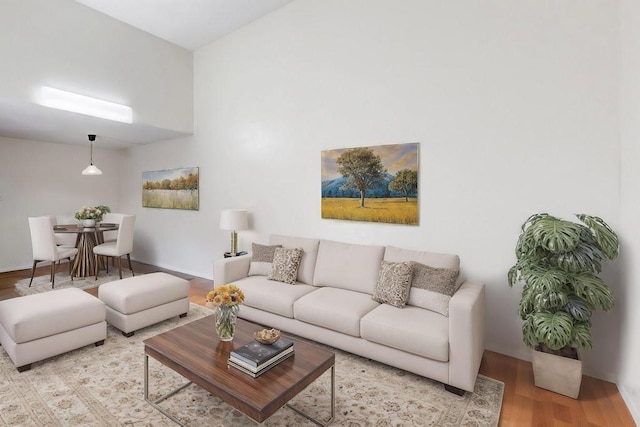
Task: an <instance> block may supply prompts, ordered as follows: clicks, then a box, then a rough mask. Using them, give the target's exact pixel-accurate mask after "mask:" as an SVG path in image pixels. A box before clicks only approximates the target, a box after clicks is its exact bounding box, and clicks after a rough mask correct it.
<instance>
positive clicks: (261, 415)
mask: <svg viewBox="0 0 640 427" xmlns="http://www.w3.org/2000/svg"><path fill="white" fill-rule="evenodd" d="M260 329H262V326H259V325H256V324H253V323H251V322H248V321H246V320H243V319H238V325H237V328H236V333H235V335H234V339H233V341H231V342H222V341H219V340H218V336H217V334H216V331H215V320H214V316H213V315H211V316H207V317H204V318H202V319H199V320H195V321H193V322H191V323H188V324H186V325H183V326H179V327H177V328H175V329H172V330H170V331H167V332H164V333H162V334H159V335H156V336H155V337H152V338H149V339H146V340H145V341H144V345H145V348H144V351H145V353H146V354H147V355H149V356H151V357H153V358H154V359H156V360H158V361H160V362H161V363H162V364H164V365H166V366H168V367H169V368H171V369H173V370H174V371H176V372H178V373H179V374H181V375H182V376H184V377H185V378H187V379H188V380H189V381H191V382H193V383H195V384H197V385H198V386H200V387H202V388H203V389H205V390H207V391H208V392H209V393H211V394H213V395H214V396H217V397H219V398H220V399H222V400H224V401H225V402H227V403H228V404H230V405H231V406H233V407H234V408H236V409H238V410H240V411H241V412H243V413H244V414H246V415H247V416H249V417H251V418H253V419H254V420H255V421H257V422H259V423H261V422H263V421H264V420H266V419H267V418H268V417H269V416H271V415H273V414H274V413H275V412H276V411H277V410H279V409H280V408H281V407H282V406H284V405H285V404H286V403H287V402H288V401H289V400H291V399H292V398H293V397H295V396H296V395H297V394H298V393H299V392H301V391H302V390H304V388H305V387H307V386H308V385H309V384H311V383H312V382H313V381H315V380H316V379H317V378H318V377H319V376H320V375H322V374H323V373H324V372H326V371H327V370H328V369H330V368H331V367H332V366H333V365H334V364H335V354H334V353H333V352H331V351H329V350H326V349H324V348H322V347H320V346H317V345H314V344H311V343H308V342H305V341H300V340H297V339H295V338H292V337H288V336H287V338H289V339H291V340H292V341H293V342H294V354H293V356H291V357H289V358H288V359H286V360H284V361H282V362H280V363H279V364H277V365H276V366H274V367H273V368H271V369H270V370H269V371H267V372H265V373H264V374H262V375H260V376H259V377H257V378H253V377H251V376H250V375H247V374H245V373H243V372H242V371H240V370H238V369H235V368H232V367H230V366H228V365H227V361H228V360H229V353H230V352H231V351H232V350H234V349H236V348H238V347H240V346H242V345H244V344H246V343H248V342H250V341H251V340H253V333H254V332H255V331H257V330H260ZM283 336H286V335H284V334H283Z"/></svg>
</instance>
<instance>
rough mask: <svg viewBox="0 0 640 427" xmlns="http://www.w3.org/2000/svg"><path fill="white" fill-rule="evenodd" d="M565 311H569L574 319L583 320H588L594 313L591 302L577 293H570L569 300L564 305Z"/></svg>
mask: <svg viewBox="0 0 640 427" xmlns="http://www.w3.org/2000/svg"><path fill="white" fill-rule="evenodd" d="M564 311H566V312H567V313H569V314H570V315H571V317H573V318H574V319H576V320H579V321H582V322H588V321H589V319H591V315H592V314H593V311H592V310H591V307H589V304H587V303H586V302H585V301H584V300H583V299H582V298H580V297H578V296H577V295H576V294H569V302H568V303H567V305H565V306H564Z"/></svg>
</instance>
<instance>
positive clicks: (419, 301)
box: [409, 262, 460, 316]
mask: <svg viewBox="0 0 640 427" xmlns="http://www.w3.org/2000/svg"><path fill="white" fill-rule="evenodd" d="M413 264H414V265H413V278H412V281H411V290H410V293H409V304H410V305H415V306H417V307H422V308H426V309H427V310H431V311H435V312H436V313H440V314H442V315H445V316H449V300H450V299H451V296H452V295H453V294H454V293H455V291H456V289H458V283H457V279H458V274H459V273H460V271H459V270H458V269H457V268H434V267H430V266H428V265H424V264H421V263H419V262H415V263H413Z"/></svg>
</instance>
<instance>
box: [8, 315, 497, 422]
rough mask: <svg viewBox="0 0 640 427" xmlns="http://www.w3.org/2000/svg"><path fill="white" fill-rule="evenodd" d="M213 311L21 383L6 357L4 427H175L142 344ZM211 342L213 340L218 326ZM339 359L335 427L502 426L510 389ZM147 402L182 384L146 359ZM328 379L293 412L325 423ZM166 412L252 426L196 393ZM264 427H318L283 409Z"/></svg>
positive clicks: (90, 352) (109, 342) (72, 359)
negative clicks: (458, 387) (448, 387)
mask: <svg viewBox="0 0 640 427" xmlns="http://www.w3.org/2000/svg"><path fill="white" fill-rule="evenodd" d="M211 313H212V311H211V310H208V309H206V308H204V307H201V306H198V305H195V304H191V308H190V310H189V315H188V316H187V317H186V318H183V319H180V318H178V317H175V318H172V319H169V320H167V321H164V322H162V323H159V324H157V325H154V326H150V327H148V328H145V329H143V330H141V331H137V332H136V334H135V335H134V336H132V337H131V338H125V337H123V336H122V335H121V334H120V332H118V331H117V330H115V329H114V328H112V327H111V326H109V327H108V331H107V339H106V342H105V344H104V345H103V346H100V347H95V346H93V345H90V346H86V347H83V348H81V349H78V350H74V351H72V352H69V353H66V354H63V355H60V356H57V357H54V358H51V359H48V360H45V361H42V362H37V363H34V364H33V366H32V368H31V370H30V371H26V372H23V373H18V371H17V370H16V368H15V366H14V365H13V363H12V362H11V360H10V359H9V357H8V356H7V355H6V353H5V352H4V351H3V350H0V424H2V425H7V426H167V427H168V426H174V425H175V424H173V422H171V421H170V420H169V419H167V418H165V417H164V416H163V415H161V414H160V413H159V412H158V411H156V410H155V409H154V408H152V407H151V406H150V405H149V404H147V403H146V402H145V401H144V397H143V364H144V357H143V355H144V349H143V344H142V342H143V341H144V340H145V339H147V338H149V337H151V336H154V335H156V334H158V333H160V332H163V331H166V330H169V329H171V328H175V327H176V326H179V325H181V324H184V323H186V322H190V321H193V320H195V319H198V318H200V317H202V316H205V315H208V314H211ZM211 333H212V335H213V334H215V332H214V330H213V323H212V330H211ZM334 351H335V352H336V419H335V420H334V422H333V425H335V426H496V425H497V424H498V419H499V416H500V408H501V405H502V394H503V390H504V384H503V383H501V382H499V381H496V380H493V379H489V378H486V377H483V376H479V377H478V380H477V382H476V386H475V391H474V393H468V392H467V393H465V394H464V395H463V396H456V395H454V394H452V393H449V392H447V391H445V390H444V387H443V385H442V384H440V383H438V382H435V381H431V380H429V379H426V378H423V377H419V376H416V375H413V374H409V373H407V372H405V371H401V370H399V369H395V368H391V367H389V366H386V365H383V364H380V363H377V362H373V361H371V360H368V359H364V358H361V357H358V356H354V355H351V354H348V353H344V352H342V351H339V350H334ZM149 370H150V393H151V396H150V397H151V398H157V397H159V396H160V395H161V394H164V393H166V392H168V391H170V390H172V389H174V388H176V387H178V386H179V385H181V384H183V383H184V382H185V380H184V379H183V378H182V377H181V376H180V375H178V374H176V373H175V372H173V371H172V370H170V369H169V368H166V367H165V366H164V365H162V364H160V363H159V362H157V361H155V360H154V359H152V358H151V359H150V361H149ZM329 384H330V374H329V372H327V373H325V374H324V375H323V376H321V377H320V378H319V379H318V380H317V381H316V382H315V383H313V384H312V385H311V386H309V387H308V388H307V389H306V390H304V391H302V392H301V393H300V394H299V395H298V396H297V397H296V398H295V399H294V400H293V401H292V404H294V405H295V406H297V407H299V408H301V409H303V410H305V411H307V412H309V413H312V414H317V415H318V416H319V417H321V418H325V416H327V415H328V414H329V413H330V412H329V410H330V409H329ZM161 405H162V406H163V407H164V408H166V409H167V410H169V411H170V412H171V413H172V414H174V415H176V416H177V417H178V418H179V419H181V420H182V422H183V423H184V424H186V425H188V426H205V425H206V426H251V427H254V426H255V425H256V424H255V423H254V422H253V421H252V420H251V419H249V418H248V417H246V416H244V415H243V414H241V413H240V412H239V411H237V410H235V409H233V408H232V407H231V406H229V405H227V404H225V403H224V402H222V401H220V400H219V399H217V398H215V397H213V396H211V395H210V394H208V393H207V392H205V391H204V390H202V389H200V388H199V387H197V386H195V385H190V386H189V387H187V388H186V389H185V390H183V391H181V392H180V393H178V394H176V395H175V396H172V397H170V398H169V399H168V400H167V401H165V402H162V403H161ZM264 425H266V426H291V427H294V426H295V427H297V426H304V425H312V424H311V423H310V422H309V421H307V420H306V419H305V418H303V417H301V416H299V415H298V414H296V413H295V412H294V411H292V410H291V409H289V408H286V407H284V408H281V409H280V410H279V411H278V412H276V413H275V414H274V415H273V416H272V417H270V418H269V419H268V420H267V421H266V422H265V423H264Z"/></svg>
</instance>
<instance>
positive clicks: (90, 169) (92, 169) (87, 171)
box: [82, 163, 102, 175]
mask: <svg viewBox="0 0 640 427" xmlns="http://www.w3.org/2000/svg"><path fill="white" fill-rule="evenodd" d="M82 175H102V171H101V170H100V169H98V167H97V166H96V165H94V164H93V163H91V164H90V165H89V166H87V167H86V168H84V170H83V171H82Z"/></svg>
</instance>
